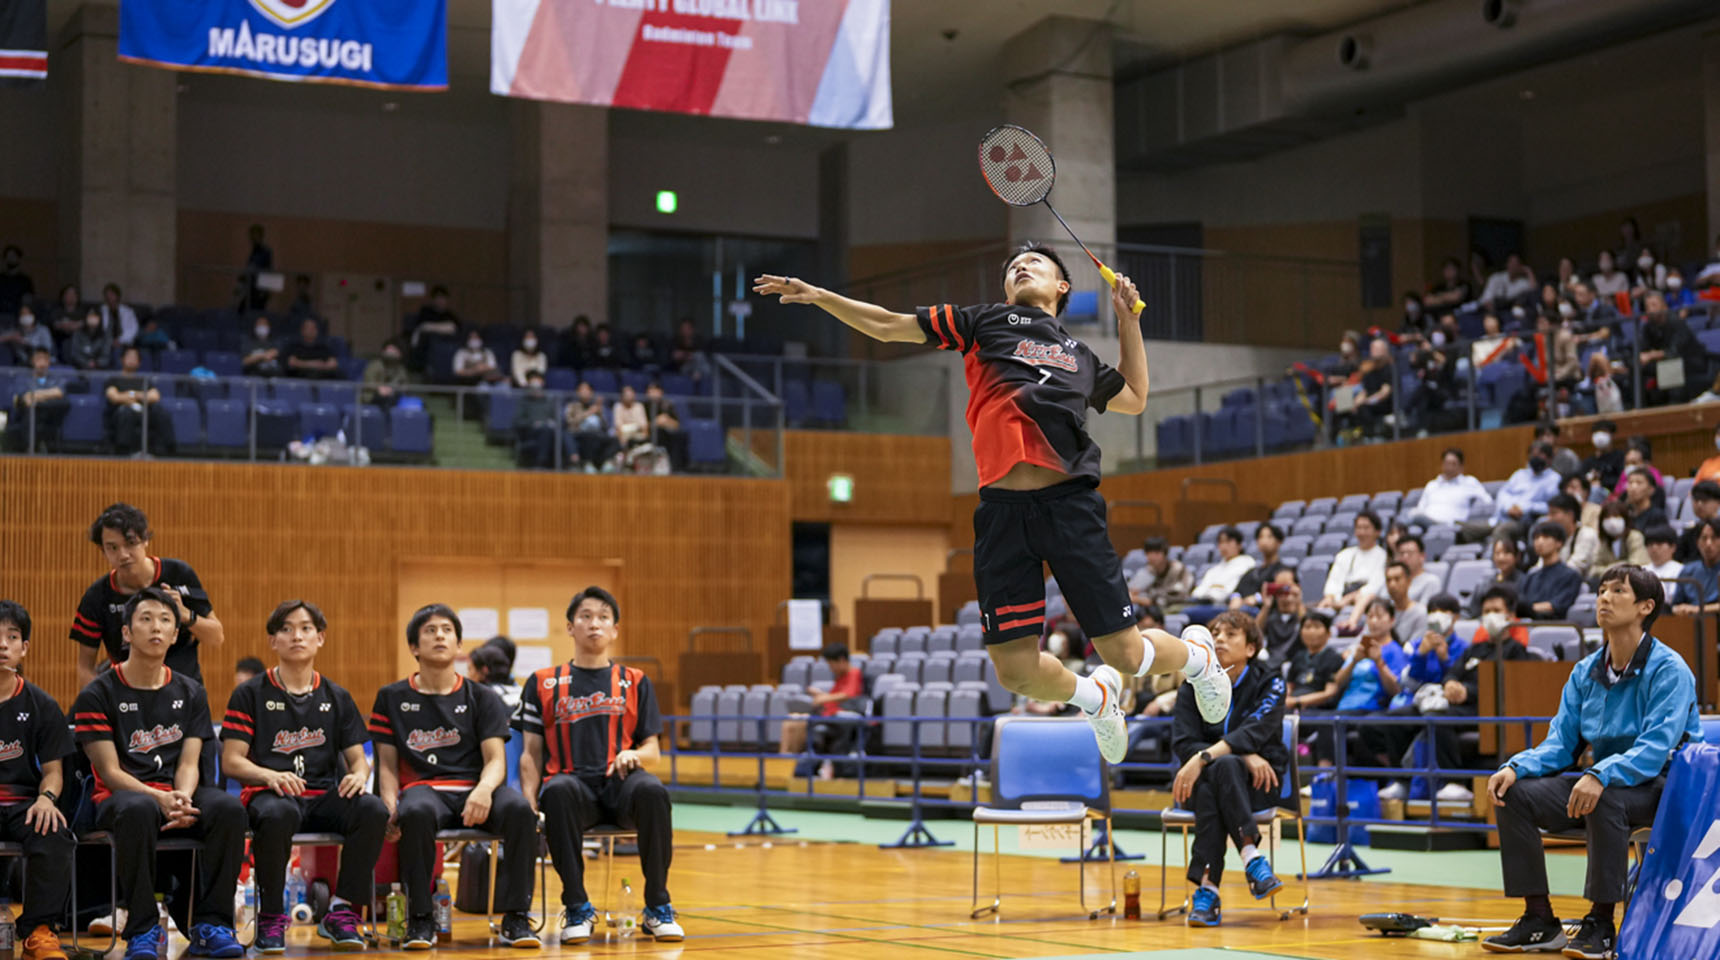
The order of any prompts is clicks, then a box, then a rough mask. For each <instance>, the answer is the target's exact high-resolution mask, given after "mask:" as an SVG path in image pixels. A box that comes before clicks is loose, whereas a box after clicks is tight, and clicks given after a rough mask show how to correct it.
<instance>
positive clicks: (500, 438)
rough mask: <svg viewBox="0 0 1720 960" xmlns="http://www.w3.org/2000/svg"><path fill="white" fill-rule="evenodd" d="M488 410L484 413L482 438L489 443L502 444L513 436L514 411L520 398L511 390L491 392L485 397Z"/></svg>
mask: <svg viewBox="0 0 1720 960" xmlns="http://www.w3.org/2000/svg"><path fill="white" fill-rule="evenodd" d="M485 399H487V400H488V401H489V404H490V406H489V409H488V410H486V411H485V412H484V436H486V437H487V438H489V441H490V442H491V443H502V442H504V441H506V440H509V439H511V438H512V437H513V435H514V411H516V410H517V409H519V403H520V398H519V395H518V394H516V393H515V392H514V391H512V390H491V391H490V392H489V393H488V394H486V395H485Z"/></svg>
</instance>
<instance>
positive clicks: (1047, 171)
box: [979, 123, 1057, 206]
mask: <svg viewBox="0 0 1720 960" xmlns="http://www.w3.org/2000/svg"><path fill="white" fill-rule="evenodd" d="M979 166H980V173H981V175H982V176H984V177H985V182H986V185H987V186H989V187H991V190H992V192H993V193H995V194H997V196H998V198H999V199H1001V200H1003V201H1004V202H1005V203H1010V204H1014V205H1016V206H1028V205H1030V204H1035V203H1038V202H1039V201H1041V200H1043V199H1045V196H1046V194H1048V193H1050V192H1051V184H1052V182H1053V181H1054V179H1055V178H1056V172H1057V171H1056V166H1055V165H1054V163H1053V162H1052V159H1051V151H1050V150H1049V149H1048V148H1047V147H1046V146H1045V143H1044V141H1042V140H1040V139H1039V138H1038V137H1036V136H1034V135H1033V134H1032V133H1031V132H1029V131H1027V130H1025V129H1023V128H1021V127H1018V126H1016V125H1014V124H1009V123H1006V124H1004V125H1002V126H1000V127H994V128H992V130H991V132H990V133H987V134H986V135H985V137H984V138H983V139H981V140H980V144H979Z"/></svg>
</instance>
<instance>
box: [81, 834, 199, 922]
mask: <svg viewBox="0 0 1720 960" xmlns="http://www.w3.org/2000/svg"><path fill="white" fill-rule="evenodd" d="M78 844H79V845H80V846H82V845H85V844H90V845H105V846H106V847H107V848H108V903H110V904H112V905H114V906H115V907H117V906H118V905H119V849H118V848H117V847H115V846H114V842H113V834H111V833H109V832H108V831H106V830H91V831H90V832H88V833H86V834H84V835H83V836H81V837H79V838H78ZM173 852H181V853H183V852H189V853H190V854H191V881H190V882H189V883H188V884H186V887H185V915H186V916H187V917H189V916H191V915H192V911H193V910H194V909H195V908H196V906H197V899H196V898H197V861H198V858H199V857H200V856H201V855H202V853H203V841H201V840H192V839H190V838H188V837H162V838H160V839H158V840H157V841H156V842H155V853H156V856H158V857H159V856H160V855H161V854H163V853H173ZM158 862H159V861H158ZM71 873H72V949H73V950H78V949H81V948H80V947H79V945H78V928H79V927H80V926H82V924H80V923H78V858H77V857H76V856H75V855H74V856H73V857H72V868H71ZM186 932H187V933H189V931H186ZM118 945H119V924H117V923H116V924H114V927H113V929H112V930H111V931H109V932H108V945H107V947H105V948H104V949H102V950H101V951H100V952H102V953H111V952H112V951H113V948H114V947H116V946H118Z"/></svg>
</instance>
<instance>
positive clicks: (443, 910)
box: [434, 879, 454, 937]
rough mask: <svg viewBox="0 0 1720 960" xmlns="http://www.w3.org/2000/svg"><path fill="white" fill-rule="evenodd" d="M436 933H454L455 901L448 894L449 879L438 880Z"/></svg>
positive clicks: (446, 935) (441, 934)
mask: <svg viewBox="0 0 1720 960" xmlns="http://www.w3.org/2000/svg"><path fill="white" fill-rule="evenodd" d="M434 902H435V904H436V933H437V934H438V935H440V936H444V937H451V936H453V935H454V901H453V900H452V899H451V898H450V897H449V896H448V881H447V880H445V879H444V880H438V881H436V896H435V901H434Z"/></svg>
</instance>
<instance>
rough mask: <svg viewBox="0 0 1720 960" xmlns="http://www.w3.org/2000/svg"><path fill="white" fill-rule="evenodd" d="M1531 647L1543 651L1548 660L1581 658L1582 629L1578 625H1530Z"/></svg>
mask: <svg viewBox="0 0 1720 960" xmlns="http://www.w3.org/2000/svg"><path fill="white" fill-rule="evenodd" d="M1529 649H1530V650H1540V651H1542V652H1543V653H1545V654H1546V655H1547V657H1546V659H1548V660H1581V659H1582V658H1583V635H1582V631H1580V630H1578V629H1577V628H1576V627H1530V628H1529Z"/></svg>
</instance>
